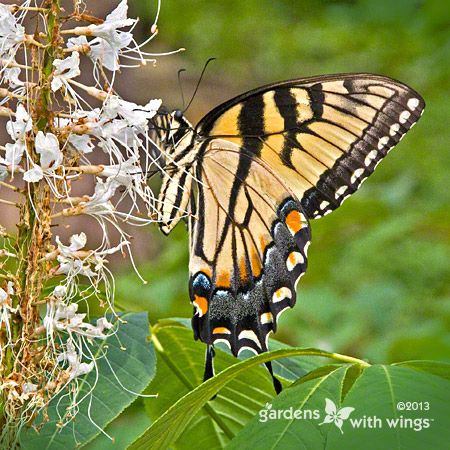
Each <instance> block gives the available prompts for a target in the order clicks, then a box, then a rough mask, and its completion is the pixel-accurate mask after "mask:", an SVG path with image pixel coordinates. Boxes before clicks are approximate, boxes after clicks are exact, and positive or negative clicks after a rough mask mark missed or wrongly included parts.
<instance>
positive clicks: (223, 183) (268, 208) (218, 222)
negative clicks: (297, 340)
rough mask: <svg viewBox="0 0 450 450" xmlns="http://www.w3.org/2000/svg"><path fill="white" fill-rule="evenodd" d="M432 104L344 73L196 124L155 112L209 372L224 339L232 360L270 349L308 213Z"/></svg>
mask: <svg viewBox="0 0 450 450" xmlns="http://www.w3.org/2000/svg"><path fill="white" fill-rule="evenodd" d="M424 106H425V104H424V101H423V99H422V98H421V97H420V95H419V94H417V92H415V91H414V90H412V89H411V88H409V87H408V86H405V85H404V84H402V83H400V82H398V81H394V80H392V79H390V78H387V77H383V76H378V75H371V74H338V75H323V76H317V77H311V78H300V79H297V80H289V81H284V82H281V83H275V84H271V85H267V86H263V87H260V88H257V89H254V90H252V91H250V92H247V93H245V94H242V95H240V96H238V97H236V98H233V99H231V100H229V101H227V102H225V103H223V104H222V105H219V106H218V107H216V108H214V109H213V110H212V111H210V112H209V113H208V114H207V115H206V116H205V117H204V118H203V119H202V120H201V121H200V122H199V123H198V125H197V126H196V127H192V126H191V125H190V123H189V122H188V121H187V120H186V119H185V117H184V115H183V113H182V112H181V111H178V110H177V111H173V112H172V113H170V114H169V113H166V114H165V113H161V114H160V115H159V116H157V117H158V119H157V120H156V122H157V123H156V124H155V125H156V128H157V130H160V131H158V135H159V138H160V143H161V144H162V145H163V146H164V147H165V155H166V157H165V159H166V166H165V170H164V176H163V182H162V187H161V192H160V195H159V219H160V223H161V225H160V227H161V230H162V231H163V232H164V233H165V234H168V233H169V232H170V231H171V230H172V229H173V227H174V226H175V225H176V224H177V223H178V222H179V220H180V218H182V217H183V216H187V217H188V228H189V235H190V263H189V270H190V281H189V293H190V298H191V302H192V304H193V306H194V315H193V319H192V327H193V330H194V337H195V338H196V339H200V340H201V341H203V342H204V343H206V344H207V357H206V368H205V378H208V377H210V376H212V375H213V365H212V359H213V355H214V351H213V346H214V344H215V343H217V342H223V343H225V344H227V345H228V346H229V347H230V349H231V351H232V353H233V354H234V355H237V354H238V353H239V352H240V351H241V350H242V349H250V350H252V351H254V352H255V353H261V352H264V351H267V350H268V336H269V333H270V332H272V331H273V332H274V331H276V326H277V319H278V318H279V316H280V314H281V313H282V312H283V311H284V310H286V309H287V308H292V307H293V306H294V304H295V301H296V288H297V283H298V282H299V280H300V278H301V277H302V276H303V275H304V273H305V271H306V265H307V252H308V247H309V244H310V240H311V232H310V226H309V220H310V219H316V218H319V217H322V216H324V215H326V214H328V213H330V212H331V211H333V210H334V209H336V208H337V207H338V206H339V205H341V204H342V202H343V201H344V200H345V199H346V198H347V197H349V196H350V195H351V194H353V193H354V192H355V191H356V190H357V189H358V188H359V187H360V186H361V184H362V182H363V181H364V180H365V179H366V178H367V177H368V176H369V175H370V174H371V173H372V172H373V171H374V170H375V168H376V167H377V165H378V163H379V162H380V161H381V160H382V159H383V158H384V157H385V156H386V155H387V153H388V152H389V150H390V149H391V148H392V147H393V146H394V145H396V144H397V143H398V142H399V141H400V140H401V139H402V138H403V136H404V135H405V133H406V132H407V131H408V130H409V129H410V128H411V127H412V126H413V125H414V124H415V122H416V121H417V120H418V119H419V117H420V116H421V114H422V112H423V109H424ZM164 128H167V132H166V133H162V132H161V130H162V129H164ZM268 368H269V370H270V372H272V370H271V367H270V364H268ZM274 382H275V387H276V389H277V390H279V388H280V386H279V384H278V382H277V380H274Z"/></svg>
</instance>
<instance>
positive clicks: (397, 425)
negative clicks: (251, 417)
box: [259, 398, 434, 434]
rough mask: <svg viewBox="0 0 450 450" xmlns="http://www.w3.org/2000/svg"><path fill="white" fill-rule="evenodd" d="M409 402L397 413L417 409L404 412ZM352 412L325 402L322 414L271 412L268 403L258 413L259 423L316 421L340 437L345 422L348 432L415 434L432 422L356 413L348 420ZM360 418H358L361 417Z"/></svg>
mask: <svg viewBox="0 0 450 450" xmlns="http://www.w3.org/2000/svg"><path fill="white" fill-rule="evenodd" d="M409 403H411V402H407V403H405V402H398V403H397V411H404V410H408V411H409V412H412V413H414V411H416V410H417V409H418V408H415V409H414V408H409V409H408V408H405V405H408V404H409ZM411 405H412V406H414V405H421V406H427V408H429V402H422V403H420V402H419V403H418V402H413V403H411ZM427 408H425V407H424V408H423V410H424V413H426V412H428V409H427ZM353 411H355V408H353V407H352V406H344V407H342V408H338V407H337V405H336V404H335V403H334V402H333V400H330V399H329V398H325V407H324V409H323V410H320V409H300V408H299V409H296V408H294V407H292V406H291V407H289V408H284V409H275V408H273V406H272V404H271V403H266V404H265V406H264V408H263V409H262V410H260V411H259V421H260V422H267V421H269V420H289V421H293V420H310V421H320V423H318V425H319V426H321V425H327V424H329V425H331V424H333V425H334V426H336V427H337V428H338V429H339V431H340V432H341V434H344V431H343V429H342V427H343V425H344V423H346V422H348V424H349V425H347V426H349V427H350V428H353V429H382V428H387V429H409V430H413V431H415V432H418V431H422V430H426V429H428V428H430V427H431V426H432V424H433V422H434V418H432V417H424V416H420V417H417V416H416V415H415V416H413V417H408V416H406V415H403V414H399V415H397V414H396V415H394V416H392V417H379V416H377V415H371V414H364V413H363V412H362V411H359V413H360V417H354V416H352V417H350V415H351V414H352V413H353ZM361 414H362V415H361Z"/></svg>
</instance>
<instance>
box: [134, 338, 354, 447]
mask: <svg viewBox="0 0 450 450" xmlns="http://www.w3.org/2000/svg"><path fill="white" fill-rule="evenodd" d="M156 347H158V345H156ZM161 350H162V351H164V350H163V349H161ZM158 351H159V350H158ZM290 356H321V357H325V358H334V359H340V360H342V361H348V362H350V361H352V362H356V361H357V360H355V359H354V358H350V357H345V356H342V355H337V354H334V353H328V352H325V351H321V350H317V349H299V348H289V349H282V350H275V351H272V352H268V353H264V354H261V355H258V356H254V357H252V358H249V359H247V360H244V361H240V362H239V363H237V364H234V365H233V366H231V367H228V368H227V369H225V370H224V371H222V372H220V373H219V374H217V375H216V376H215V377H213V378H211V379H210V380H208V381H206V382H204V383H203V384H201V385H200V386H198V387H196V388H195V389H194V390H192V391H190V392H189V393H188V394H186V395H185V396H184V397H182V398H181V399H180V400H178V401H177V402H176V403H175V404H174V405H172V406H171V407H170V408H169V409H168V410H167V411H166V412H165V413H164V414H163V415H162V416H161V417H160V418H159V419H158V420H157V421H156V422H155V423H154V424H153V425H152V426H151V427H150V428H149V429H148V430H147V431H146V432H145V433H144V434H143V435H142V436H141V437H140V438H139V439H137V440H136V441H135V442H134V443H133V444H132V445H131V446H130V447H129V448H130V449H132V450H137V449H145V450H148V449H166V448H168V447H169V446H171V445H172V444H173V443H174V442H176V440H177V439H178V438H179V436H180V435H181V434H182V433H183V431H184V430H185V429H186V427H187V426H188V425H189V423H190V422H191V421H192V420H193V418H194V417H196V414H197V413H198V411H199V410H200V409H201V408H202V407H204V406H205V405H206V404H207V402H208V401H209V400H210V399H211V398H212V397H213V396H214V395H215V394H216V393H217V392H218V391H219V390H220V389H222V388H223V387H224V386H226V385H227V384H228V383H229V382H230V381H232V380H233V379H234V378H236V377H237V376H238V375H239V374H242V373H244V372H246V371H247V370H248V369H249V368H252V367H255V366H257V365H259V364H262V363H264V362H267V361H272V360H274V359H278V358H286V357H290ZM211 403H212V402H211ZM208 406H210V404H208V405H206V407H208ZM232 411H233V410H232Z"/></svg>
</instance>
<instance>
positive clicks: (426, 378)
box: [227, 364, 450, 450]
mask: <svg viewBox="0 0 450 450" xmlns="http://www.w3.org/2000/svg"><path fill="white" fill-rule="evenodd" d="M435 365H436V364H435ZM328 368H329V369H330V368H331V366H328ZM355 369H356V368H355V366H354V365H353V366H347V367H340V368H336V369H335V370H328V369H327V370H326V371H323V372H322V376H317V377H314V378H311V377H310V376H307V377H306V378H307V381H305V382H302V383H298V384H296V385H293V387H291V388H288V389H286V391H285V392H283V393H282V394H281V395H280V396H279V397H277V398H276V399H274V401H273V402H272V403H271V404H270V405H268V406H269V407H266V408H265V410H266V411H265V412H260V413H259V414H258V415H256V416H255V417H254V418H253V419H252V420H251V421H250V422H249V423H248V425H247V426H246V427H244V428H243V429H242V430H241V431H240V432H239V433H238V435H237V436H236V437H235V438H234V439H233V440H232V441H231V443H230V444H229V445H228V446H227V448H231V449H234V448H243V447H245V448H258V449H261V450H264V449H271V450H275V449H280V450H281V449H283V450H285V449H298V448H306V449H310V448H326V449H330V450H331V449H332V450H339V449H342V448H345V449H349V450H353V449H354V450H359V449H361V446H362V445H364V449H365V450H372V449H373V450H375V449H380V448H386V449H387V448H388V449H408V450H410V449H411V450H415V449H417V450H420V449H424V448H433V449H439V450H440V449H442V450H443V449H446V448H448V437H449V434H448V431H447V430H448V428H449V426H450V423H449V422H450V421H449V419H448V413H447V411H448V403H449V401H450V394H449V392H450V382H449V381H448V380H446V379H445V378H443V377H438V376H435V375H433V374H430V373H426V372H419V371H417V370H413V369H411V368H407V367H398V366H385V365H375V366H371V367H368V368H364V370H363V371H362V372H361V373H360V368H357V370H355ZM316 373H317V374H319V371H316ZM358 374H359V376H357V375H358ZM346 385H347V388H346ZM345 389H347V392H346V395H343V392H344V390H345ZM326 398H328V399H330V400H332V401H333V403H335V405H336V406H337V408H338V409H340V408H342V407H351V408H354V411H352V412H351V414H350V416H349V418H348V419H347V420H344V421H343V425H342V431H343V433H341V431H340V430H339V429H338V428H337V426H336V425H335V423H334V422H333V421H331V422H330V423H325V424H322V425H321V423H322V422H323V421H324V419H325V417H326V412H325V399H326ZM401 401H403V402H404V403H405V404H406V402H421V403H422V409H425V408H427V406H426V405H425V403H424V402H428V404H429V408H430V409H429V410H427V411H425V410H420V407H418V408H419V409H418V410H416V411H413V410H403V411H400V410H398V407H397V404H398V402H401ZM400 407H401V406H400ZM291 408H293V409H294V410H296V409H299V410H302V411H303V413H305V411H306V410H313V411H317V415H316V416H314V417H309V418H308V419H295V418H291V417H287V418H284V417H281V418H275V419H274V418H273V417H275V416H272V419H270V415H269V412H268V410H269V409H270V411H272V413H271V414H276V413H274V411H281V414H284V413H283V411H289V410H290V409H291ZM264 415H266V416H268V417H269V419H268V420H266V421H263V420H262V419H264ZM374 417H377V418H378V419H379V421H378V422H377V421H375V420H374V419H373V418H374ZM364 418H366V419H365V420H366V425H364ZM368 418H369V419H368ZM405 419H408V420H405ZM389 421H390V422H389ZM392 421H394V422H392ZM395 421H397V422H395ZM375 422H377V423H378V424H380V425H379V428H373V427H371V426H370V424H374V423H375ZM389 423H391V425H390V424H389ZM395 423H396V425H394V424H395ZM358 424H359V427H358ZM422 427H423V428H422ZM362 443H364V444H362Z"/></svg>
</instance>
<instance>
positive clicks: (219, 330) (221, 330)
mask: <svg viewBox="0 0 450 450" xmlns="http://www.w3.org/2000/svg"><path fill="white" fill-rule="evenodd" d="M213 334H231V331H230V330H229V329H228V328H225V327H216V328H214V330H213Z"/></svg>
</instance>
